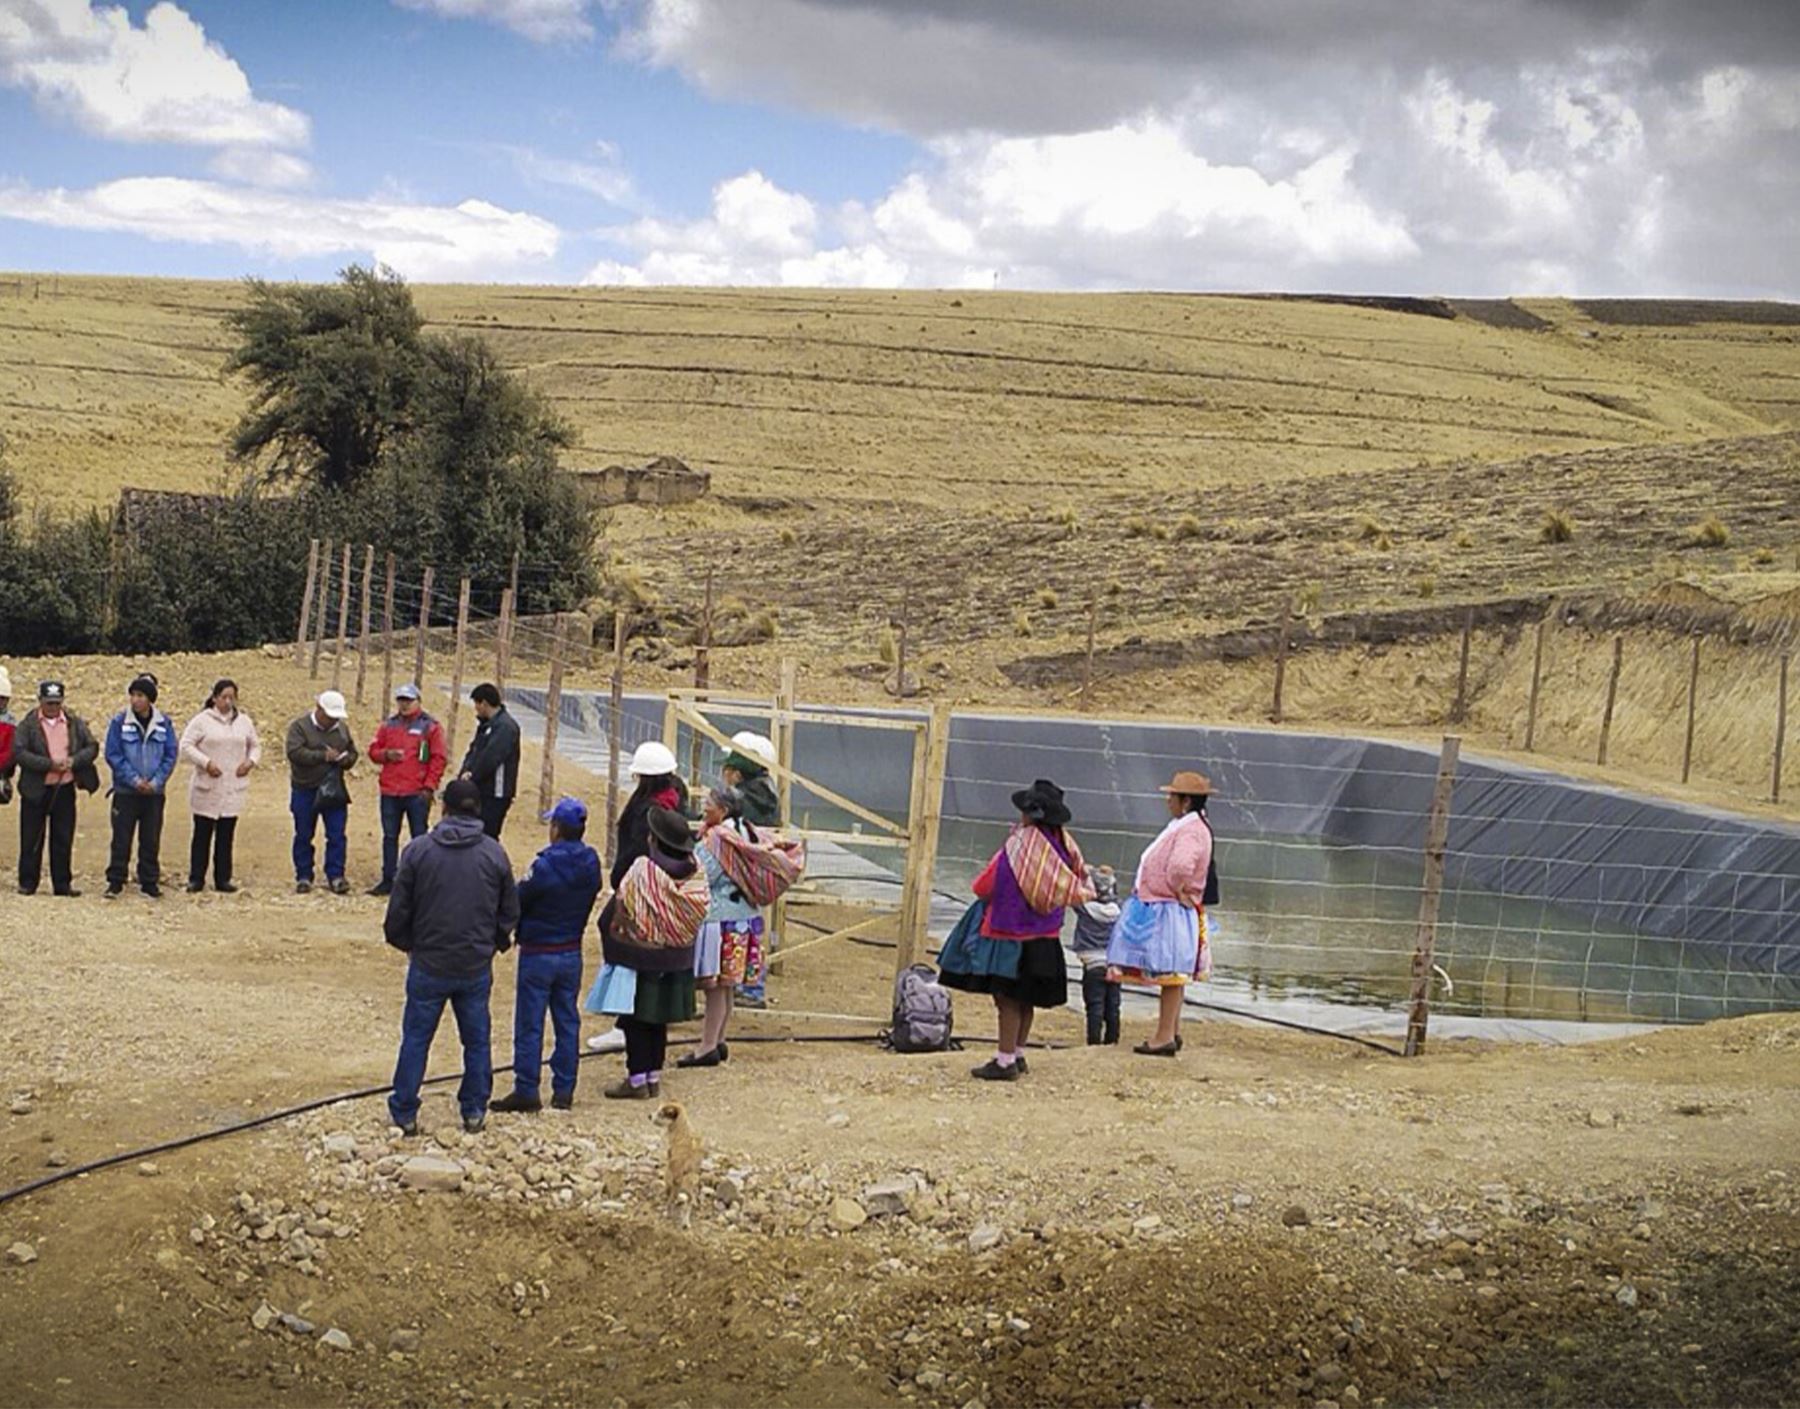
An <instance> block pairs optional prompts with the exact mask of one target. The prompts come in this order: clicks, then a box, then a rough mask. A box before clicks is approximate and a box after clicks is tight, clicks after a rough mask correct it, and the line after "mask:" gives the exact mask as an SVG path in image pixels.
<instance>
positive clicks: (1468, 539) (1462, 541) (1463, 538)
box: [1450, 528, 1475, 548]
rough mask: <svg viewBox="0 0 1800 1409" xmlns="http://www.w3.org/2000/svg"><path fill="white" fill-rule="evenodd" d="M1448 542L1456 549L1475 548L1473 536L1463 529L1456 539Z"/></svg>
mask: <svg viewBox="0 0 1800 1409" xmlns="http://www.w3.org/2000/svg"><path fill="white" fill-rule="evenodd" d="M1450 541H1451V542H1452V543H1454V544H1455V545H1456V546H1457V547H1458V548H1473V547H1474V546H1475V535H1474V534H1472V533H1470V532H1469V530H1468V529H1466V528H1465V529H1462V530H1461V531H1459V532H1458V533H1457V535H1456V537H1455V538H1453V539H1451V540H1450Z"/></svg>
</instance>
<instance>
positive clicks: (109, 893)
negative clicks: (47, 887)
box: [56, 881, 125, 900]
mask: <svg viewBox="0 0 1800 1409" xmlns="http://www.w3.org/2000/svg"><path fill="white" fill-rule="evenodd" d="M56 893H57V894H58V895H61V894H62V892H61V891H60V890H59V891H57V892H56ZM123 894H125V887H124V886H116V885H114V884H113V883H112V882H111V881H108V882H107V883H106V898H107V899H108V900H117V899H118V898H119V897H120V896H121V895H123Z"/></svg>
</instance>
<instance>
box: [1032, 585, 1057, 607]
mask: <svg viewBox="0 0 1800 1409" xmlns="http://www.w3.org/2000/svg"><path fill="white" fill-rule="evenodd" d="M1037 599H1038V605H1039V606H1040V607H1042V608H1044V610H1045V611H1054V610H1055V609H1056V604H1057V603H1058V602H1060V601H1061V600H1062V598H1061V597H1059V596H1057V595H1056V589H1055V588H1054V587H1040V588H1038V594H1037Z"/></svg>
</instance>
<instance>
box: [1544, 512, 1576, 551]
mask: <svg viewBox="0 0 1800 1409" xmlns="http://www.w3.org/2000/svg"><path fill="white" fill-rule="evenodd" d="M1574 537H1575V520H1574V519H1572V518H1571V517H1570V516H1569V514H1568V512H1567V511H1566V510H1564V509H1550V510H1547V511H1546V512H1545V514H1544V518H1543V522H1542V523H1540V524H1539V525H1538V541H1539V542H1540V543H1567V542H1569V541H1570V540H1571V539H1573V538H1574Z"/></svg>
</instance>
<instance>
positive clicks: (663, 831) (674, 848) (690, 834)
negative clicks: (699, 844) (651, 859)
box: [650, 807, 694, 855]
mask: <svg viewBox="0 0 1800 1409" xmlns="http://www.w3.org/2000/svg"><path fill="white" fill-rule="evenodd" d="M650 835H651V836H652V837H653V838H655V840H656V844H657V845H658V846H660V847H661V848H662V849H663V850H664V851H670V852H675V853H676V854H678V855H686V854H687V853H689V852H691V851H692V850H693V849H694V829H693V828H692V827H690V826H688V821H687V818H685V817H683V816H682V815H681V814H680V813H679V812H674V811H671V810H670V809H669V808H667V807H653V808H651V809H650Z"/></svg>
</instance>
